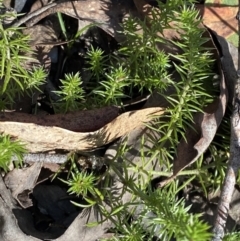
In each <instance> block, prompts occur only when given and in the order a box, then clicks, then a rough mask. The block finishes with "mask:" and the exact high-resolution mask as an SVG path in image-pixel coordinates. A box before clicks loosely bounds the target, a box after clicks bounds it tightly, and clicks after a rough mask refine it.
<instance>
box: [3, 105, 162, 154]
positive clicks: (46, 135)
mask: <svg viewBox="0 0 240 241" xmlns="http://www.w3.org/2000/svg"><path fill="white" fill-rule="evenodd" d="M163 113H164V109H163V108H160V107H155V108H146V109H142V110H137V111H129V112H126V113H124V114H122V115H120V116H118V117H117V118H116V119H114V120H113V121H111V122H110V123H108V124H106V125H105V126H103V127H102V128H100V129H98V130H97V131H94V132H86V133H78V132H73V131H68V130H65V129H62V128H59V127H55V126H53V127H49V126H46V125H45V126H42V125H37V124H32V123H23V122H9V121H5V122H4V121H2V122H0V132H1V133H3V134H6V135H10V136H11V137H12V138H13V139H19V140H21V141H22V142H23V143H25V144H26V148H27V150H28V151H29V152H33V153H34V152H45V151H50V150H56V149H63V150H68V151H77V150H80V151H83V150H89V149H94V148H97V147H100V146H103V145H105V144H108V143H110V142H111V141H114V140H116V139H117V138H119V137H121V136H123V135H125V134H127V133H128V132H129V131H131V130H133V129H135V128H137V127H138V126H140V125H142V124H143V123H144V122H148V121H150V120H151V119H153V118H154V117H156V116H160V115H161V114H163Z"/></svg>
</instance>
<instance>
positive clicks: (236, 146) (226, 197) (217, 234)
mask: <svg viewBox="0 0 240 241" xmlns="http://www.w3.org/2000/svg"><path fill="white" fill-rule="evenodd" d="M239 169H240V71H238V78H237V81H236V84H235V99H234V110H233V114H232V119H231V142H230V160H229V164H228V169H227V173H226V176H225V180H224V184H223V188H222V192H221V197H220V200H219V203H218V211H217V216H216V220H215V223H214V228H213V235H214V236H213V239H212V241H221V240H222V239H223V237H224V229H225V225H226V221H227V217H228V211H229V206H230V202H231V199H232V195H233V191H234V186H235V183H236V177H237V173H238V170H239Z"/></svg>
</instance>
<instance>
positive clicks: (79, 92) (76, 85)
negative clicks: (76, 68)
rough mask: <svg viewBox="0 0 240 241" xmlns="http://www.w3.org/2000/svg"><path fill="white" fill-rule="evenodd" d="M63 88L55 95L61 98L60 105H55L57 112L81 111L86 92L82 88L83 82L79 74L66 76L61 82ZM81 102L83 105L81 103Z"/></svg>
mask: <svg viewBox="0 0 240 241" xmlns="http://www.w3.org/2000/svg"><path fill="white" fill-rule="evenodd" d="M60 81H61V83H62V86H61V87H60V90H58V91H55V93H56V94H57V95H58V96H59V97H60V99H59V102H58V103H54V107H55V111H56V112H64V113H65V112H68V111H74V110H78V109H80V107H81V106H83V103H84V102H83V101H84V99H85V96H84V94H85V92H84V90H83V88H82V87H81V85H82V81H81V78H80V76H79V73H76V74H75V75H73V74H66V75H65V80H60ZM81 101H82V102H83V103H81Z"/></svg>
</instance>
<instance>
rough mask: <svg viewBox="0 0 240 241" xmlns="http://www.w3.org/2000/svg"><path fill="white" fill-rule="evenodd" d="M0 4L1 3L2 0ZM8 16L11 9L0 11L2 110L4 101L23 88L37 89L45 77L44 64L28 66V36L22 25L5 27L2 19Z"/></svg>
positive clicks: (9, 101)
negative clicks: (38, 66)
mask: <svg viewBox="0 0 240 241" xmlns="http://www.w3.org/2000/svg"><path fill="white" fill-rule="evenodd" d="M0 5H1V6H0V7H2V1H1V2H0ZM11 16H12V13H5V14H1V15H0V80H1V85H0V94H1V106H0V107H1V110H2V109H4V108H5V107H6V105H7V104H10V105H11V104H13V103H14V102H15V101H16V99H17V98H18V96H19V95H21V94H22V93H23V92H27V93H28V94H30V93H31V91H33V90H34V89H38V87H39V86H40V85H42V84H43V83H44V81H45V78H46V73H45V71H44V70H43V68H41V67H40V68H36V67H32V68H30V62H31V61H33V60H34V59H33V58H32V57H30V56H29V54H31V52H32V51H31V48H30V45H29V40H30V38H29V36H26V35H24V34H23V33H22V28H19V27H8V28H5V27H4V25H3V22H4V19H5V18H8V17H11ZM25 53H27V54H28V55H26V54H25ZM3 100H4V101H3Z"/></svg>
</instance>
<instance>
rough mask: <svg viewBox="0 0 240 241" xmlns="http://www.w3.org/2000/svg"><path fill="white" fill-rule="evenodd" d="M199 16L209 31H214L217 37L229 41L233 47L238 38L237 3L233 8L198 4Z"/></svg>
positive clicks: (217, 4) (216, 4) (213, 4)
mask: <svg viewBox="0 0 240 241" xmlns="http://www.w3.org/2000/svg"><path fill="white" fill-rule="evenodd" d="M197 8H198V9H199V11H200V16H201V17H202V19H203V23H204V24H205V25H206V26H207V27H208V28H210V29H212V30H214V31H215V32H216V33H217V34H218V35H220V36H222V37H224V38H226V39H228V40H230V41H231V42H232V43H233V44H234V45H235V46H236V44H237V42H236V41H235V40H234V39H235V38H236V39H237V38H238V20H237V19H236V15H237V13H238V10H239V8H238V3H237V5H235V6H230V5H224V4H222V5H221V4H220V3H215V2H214V3H212V4H210V3H206V4H205V5H202V4H198V5H197Z"/></svg>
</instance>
